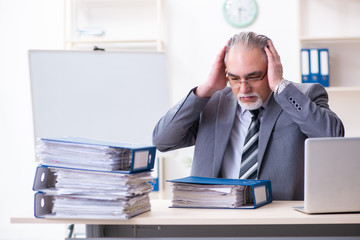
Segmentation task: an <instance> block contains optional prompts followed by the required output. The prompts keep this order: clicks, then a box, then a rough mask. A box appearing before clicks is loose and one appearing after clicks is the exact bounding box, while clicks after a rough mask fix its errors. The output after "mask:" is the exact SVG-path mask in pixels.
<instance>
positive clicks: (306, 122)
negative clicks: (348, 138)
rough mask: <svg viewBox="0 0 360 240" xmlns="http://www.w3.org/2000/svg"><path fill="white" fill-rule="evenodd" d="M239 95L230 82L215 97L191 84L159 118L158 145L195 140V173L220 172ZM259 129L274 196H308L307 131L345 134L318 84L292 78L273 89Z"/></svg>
mask: <svg viewBox="0 0 360 240" xmlns="http://www.w3.org/2000/svg"><path fill="white" fill-rule="evenodd" d="M236 108H237V101H236V99H235V97H234V95H233V93H232V91H231V89H230V88H229V87H226V88H225V89H223V90H221V91H218V92H216V93H215V94H214V95H213V96H212V97H211V98H198V97H197V96H196V95H195V94H194V91H193V90H192V91H191V92H190V93H189V94H188V95H187V97H186V98H185V99H184V100H183V101H181V102H180V103H179V104H178V105H176V106H175V107H173V108H172V109H170V110H169V111H168V113H167V114H166V115H165V116H164V117H162V118H161V119H160V121H159V122H158V123H157V125H156V127H155V129H154V133H153V143H154V144H155V145H156V147H157V148H158V149H159V150H160V151H169V150H174V149H178V148H182V147H188V146H192V145H194V144H195V150H194V159H193V165H192V170H191V175H193V176H204V177H221V166H222V160H223V157H224V153H225V149H226V146H227V144H228V141H229V139H230V135H231V129H232V126H233V123H234V119H235V114H236ZM262 114H263V117H262V122H261V125H260V134H259V151H258V161H259V164H258V179H269V180H271V184H272V190H273V198H274V199H276V200H301V199H303V198H304V141H305V139H306V138H309V137H339V136H344V126H343V124H342V122H341V120H340V119H339V118H338V117H337V116H336V114H335V113H334V112H332V111H331V110H330V109H329V105H328V95H327V92H326V90H325V89H324V88H323V87H322V86H321V85H319V84H298V83H291V84H289V85H288V86H287V87H286V88H285V89H284V90H283V91H282V92H281V93H280V94H279V95H277V96H275V97H274V96H273V94H272V95H271V97H270V99H269V104H268V106H267V108H265V110H264V111H263V113H262Z"/></svg>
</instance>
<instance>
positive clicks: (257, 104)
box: [237, 93, 263, 110]
mask: <svg viewBox="0 0 360 240" xmlns="http://www.w3.org/2000/svg"><path fill="white" fill-rule="evenodd" d="M250 96H256V97H257V99H256V101H255V102H251V103H244V102H242V101H241V100H240V98H241V97H250ZM237 100H238V103H239V104H240V106H241V108H243V109H246V110H255V109H258V108H260V107H261V106H262V105H263V101H262V99H261V97H260V95H259V94H257V93H247V94H242V93H239V94H238V95H237Z"/></svg>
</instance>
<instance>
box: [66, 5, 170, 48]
mask: <svg viewBox="0 0 360 240" xmlns="http://www.w3.org/2000/svg"><path fill="white" fill-rule="evenodd" d="M64 1H65V49H84V50H85V49H86V50H89V49H93V47H94V46H97V47H99V48H105V49H106V50H123V49H127V50H128V49H131V50H134V49H135V50H156V51H162V50H163V49H164V43H163V28H164V23H163V19H164V18H163V0H64Z"/></svg>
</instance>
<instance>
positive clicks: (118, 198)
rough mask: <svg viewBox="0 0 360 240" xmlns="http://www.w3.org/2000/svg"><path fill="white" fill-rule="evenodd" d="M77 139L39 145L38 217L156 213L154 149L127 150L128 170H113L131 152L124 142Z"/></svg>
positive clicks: (37, 176)
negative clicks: (151, 195) (153, 204)
mask: <svg viewBox="0 0 360 240" xmlns="http://www.w3.org/2000/svg"><path fill="white" fill-rule="evenodd" d="M73 141H74V139H72V140H71V141H68V140H63V139H62V140H58V139H56V140H55V139H46V140H41V141H39V142H38V144H39V146H37V149H38V156H39V157H40V159H41V161H42V165H40V166H38V168H37V170H36V174H35V180H34V186H33V190H34V191H37V193H36V194H35V209H34V210H35V211H34V212H35V217H46V218H93V219H128V218H131V217H133V216H136V215H138V214H140V213H143V212H146V211H149V210H150V209H151V206H150V199H149V193H150V192H151V190H152V185H151V183H150V182H152V176H151V171H150V170H151V168H152V167H153V166H154V162H153V161H154V157H155V153H153V152H152V151H151V150H152V146H151V147H150V146H149V147H147V148H146V147H142V148H141V150H139V149H138V148H135V147H134V148H129V149H126V150H127V152H128V154H127V155H128V156H127V157H126V161H124V162H130V166H127V167H126V169H128V171H125V170H123V169H122V170H123V171H113V170H112V171H109V170H108V169H113V168H114V166H116V168H118V169H119V168H120V167H121V164H122V163H121V162H122V160H121V159H122V156H123V155H124V154H123V152H125V151H123V152H122V151H121V150H123V149H121V147H120V145H119V144H118V145H117V144H114V143H112V145H108V146H107V145H106V144H105V142H100V141H96V143H97V144H94V140H86V141H84V142H79V141H78V140H77V142H73ZM89 142H91V143H89ZM128 150H129V151H128ZM138 152H140V155H139V154H136V153H138ZM119 155H120V156H119ZM129 155H130V157H129ZM145 155H146V156H145ZM139 156H140V157H139ZM145 158H146V160H145V163H144V159H145ZM50 164H51V166H50ZM126 164H128V163H126ZM80 166H81V167H83V168H80ZM119 166H120V167H119ZM104 169H106V170H104Z"/></svg>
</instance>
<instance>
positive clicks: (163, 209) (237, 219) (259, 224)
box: [11, 200, 360, 238]
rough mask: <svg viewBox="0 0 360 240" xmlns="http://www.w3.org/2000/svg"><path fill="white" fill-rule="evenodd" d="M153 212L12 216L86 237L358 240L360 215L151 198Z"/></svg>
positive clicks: (288, 204)
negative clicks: (81, 227)
mask: <svg viewBox="0 0 360 240" xmlns="http://www.w3.org/2000/svg"><path fill="white" fill-rule="evenodd" d="M151 205H152V210H151V211H150V212H147V213H144V214H141V215H139V216H136V217H134V218H132V219H129V220H96V219H39V218H33V217H20V218H12V219H11V223H32V224H33V223H42V224H71V223H72V224H86V226H87V227H86V230H87V237H93V238H95V237H266V236H269V237H285V236H360V213H345V214H316V215H308V214H304V213H301V212H298V211H295V210H294V209H293V207H295V206H301V205H303V202H302V201H275V202H273V203H271V204H268V205H265V206H263V207H260V208H258V209H236V210H234V209H183V208H169V206H170V205H171V204H170V201H169V200H152V202H151Z"/></svg>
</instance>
